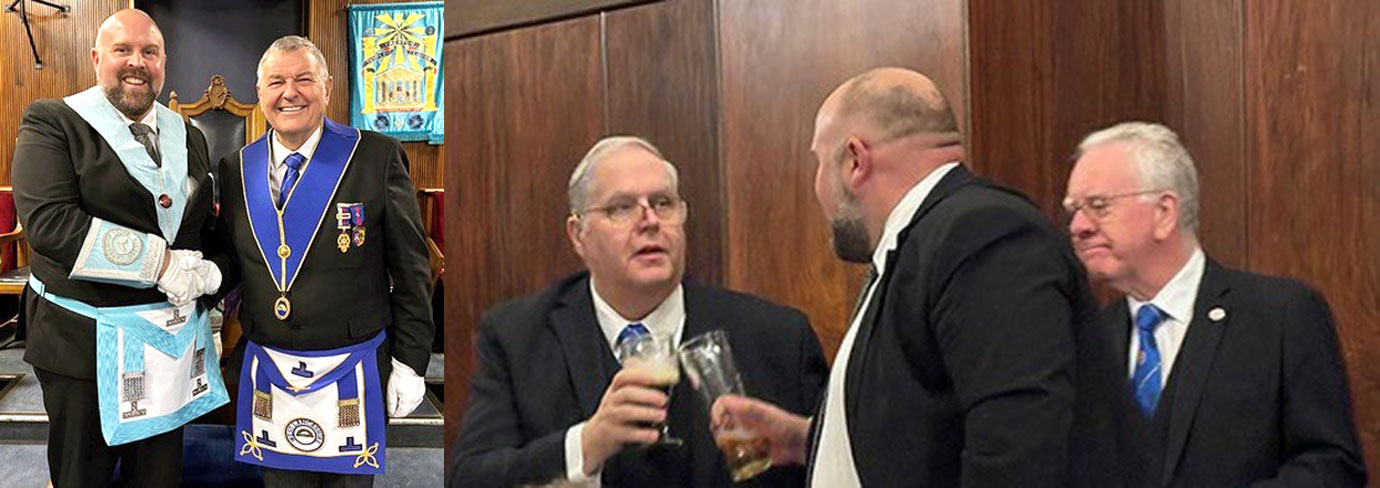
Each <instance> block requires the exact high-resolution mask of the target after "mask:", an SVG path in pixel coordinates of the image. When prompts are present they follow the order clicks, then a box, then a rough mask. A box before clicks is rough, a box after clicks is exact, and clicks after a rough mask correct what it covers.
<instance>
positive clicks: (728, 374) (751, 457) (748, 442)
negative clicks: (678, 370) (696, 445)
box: [680, 330, 771, 482]
mask: <svg viewBox="0 0 1380 488" xmlns="http://www.w3.org/2000/svg"><path fill="white" fill-rule="evenodd" d="M680 361H681V364H683V365H684V366H685V374H686V375H687V376H689V377H690V385H691V386H693V387H694V388H695V391H698V392H700V397H701V398H702V399H703V400H704V406H705V408H706V409H710V408H712V407H713V405H714V401H715V400H718V398H719V397H720V396H721V395H740V396H747V394H746V393H745V392H744V389H743V380H742V378H740V377H739V376H738V368H737V366H736V365H734V363H733V350H732V348H730V347H729V345H728V336H727V335H725V334H724V332H723V331H721V330H716V331H712V332H709V333H706V334H704V335H701V336H698V337H695V338H693V339H690V340H689V341H686V342H685V343H684V344H682V345H681V346H680ZM710 429H711V430H712V432H713V434H714V443H715V444H717V445H718V446H719V451H721V452H723V454H724V461H726V462H727V463H728V470H729V472H730V474H731V476H732V478H733V481H735V482H740V481H744V480H747V479H751V478H752V477H754V476H757V475H758V474H761V473H762V472H763V471H766V470H767V468H770V467H771V456H770V454H771V443H770V441H769V440H767V438H766V437H763V436H760V435H758V434H757V432H754V431H752V430H750V429H748V428H745V427H742V426H738V425H734V422H733V419H732V417H725V420H724V421H723V422H720V423H719V424H718V425H711V426H710Z"/></svg>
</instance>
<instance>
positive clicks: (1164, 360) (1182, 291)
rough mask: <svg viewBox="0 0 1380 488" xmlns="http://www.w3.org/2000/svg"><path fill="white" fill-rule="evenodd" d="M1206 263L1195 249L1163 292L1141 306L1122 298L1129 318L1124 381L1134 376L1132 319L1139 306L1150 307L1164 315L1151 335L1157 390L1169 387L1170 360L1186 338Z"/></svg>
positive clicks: (1136, 349)
mask: <svg viewBox="0 0 1380 488" xmlns="http://www.w3.org/2000/svg"><path fill="white" fill-rule="evenodd" d="M1206 261H1207V257H1206V256H1204V255H1203V250H1202V248H1196V249H1194V250H1193V254H1192V255H1190V256H1189V257H1188V262H1186V263H1184V267H1182V268H1179V272H1178V273H1176V274H1175V275H1174V277H1173V278H1171V279H1170V280H1169V282H1168V283H1165V285H1164V288H1161V289H1160V292H1159V293H1157V294H1155V297H1154V298H1151V299H1150V301H1148V302H1142V301H1139V300H1136V299H1134V298H1131V297H1129V296H1128V297H1126V306H1127V307H1130V312H1131V317H1132V319H1131V323H1130V324H1129V325H1128V326H1129V327H1130V328H1131V348H1130V349H1129V350H1128V351H1127V352H1128V354H1127V358H1126V371H1127V373H1126V375H1127V377H1128V378H1130V377H1134V376H1135V374H1136V354H1137V353H1138V352H1139V351H1140V333H1139V332H1137V331H1136V323H1135V322H1136V321H1135V318H1134V317H1135V316H1136V311H1138V310H1140V307H1141V306H1142V305H1145V304H1146V303H1153V304H1155V306H1156V307H1159V308H1160V310H1163V311H1164V314H1165V318H1164V321H1163V322H1160V325H1159V327H1156V328H1155V332H1154V335H1155V345H1156V346H1158V347H1159V350H1160V387H1161V388H1163V387H1164V386H1165V385H1167V384H1169V374H1170V373H1172V372H1173V369H1174V360H1175V358H1176V357H1177V356H1178V355H1179V348H1180V346H1183V343H1184V336H1185V335H1188V325H1189V322H1190V321H1192V320H1193V302H1194V301H1196V300H1197V299H1198V285H1199V284H1201V283H1202V282H1203V271H1204V269H1205V268H1206V265H1205V263H1206Z"/></svg>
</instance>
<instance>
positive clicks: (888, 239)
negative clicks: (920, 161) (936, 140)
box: [872, 161, 958, 273]
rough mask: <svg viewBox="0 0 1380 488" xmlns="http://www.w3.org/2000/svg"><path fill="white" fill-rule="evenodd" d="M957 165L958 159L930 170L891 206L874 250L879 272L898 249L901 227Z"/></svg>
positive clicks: (904, 225)
mask: <svg viewBox="0 0 1380 488" xmlns="http://www.w3.org/2000/svg"><path fill="white" fill-rule="evenodd" d="M956 167H958V162H957V161H955V162H952V163H945V164H944V165H943V166H940V167H938V168H935V169H934V171H930V174H928V175H926V176H925V177H924V178H923V179H921V180H920V182H919V183H916V184H915V186H912V187H910V191H908V192H906V196H904V197H901V201H900V202H897V203H896V206H895V207H892V208H891V213H890V214H888V215H887V217H886V225H884V226H883V227H882V239H881V240H880V241H878V242H877V250H876V251H873V252H872V265H873V266H876V267H877V272H878V273H881V272H882V270H883V269H886V255H887V253H889V252H891V251H892V250H894V249H896V244H897V243H896V240H897V239H898V238H899V237H900V235H901V229H905V228H906V225H909V224H910V220H911V219H912V218H914V217H915V212H916V211H918V210H920V204H922V203H925V198H926V197H928V196H929V195H930V192H931V191H933V190H934V187H935V185H938V184H939V180H942V179H944V175H946V174H949V171H951V170H953V169H954V168H956Z"/></svg>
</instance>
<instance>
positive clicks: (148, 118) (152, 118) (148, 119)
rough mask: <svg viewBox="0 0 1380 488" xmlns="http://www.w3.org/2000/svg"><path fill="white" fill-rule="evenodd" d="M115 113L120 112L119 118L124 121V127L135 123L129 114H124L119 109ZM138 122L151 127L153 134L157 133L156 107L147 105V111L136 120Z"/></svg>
mask: <svg viewBox="0 0 1380 488" xmlns="http://www.w3.org/2000/svg"><path fill="white" fill-rule="evenodd" d="M115 113H118V114H120V120H123V121H124V122H125V126H126V127H128V126H130V125H132V124H134V123H135V120H134V119H131V118H129V116H128V115H125V113H124V112H121V111H119V110H116V111H115ZM138 123H140V124H144V125H147V126H149V128H150V129H153V133H154V134H157V133H158V109H157V108H156V107H154V106H152V105H150V106H149V113H146V114H144V118H142V119H139V120H138Z"/></svg>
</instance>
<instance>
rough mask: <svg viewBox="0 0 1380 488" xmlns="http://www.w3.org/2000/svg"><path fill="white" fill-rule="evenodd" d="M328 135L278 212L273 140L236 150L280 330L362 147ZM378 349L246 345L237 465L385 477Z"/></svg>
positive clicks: (349, 130)
mask: <svg viewBox="0 0 1380 488" xmlns="http://www.w3.org/2000/svg"><path fill="white" fill-rule="evenodd" d="M324 125H325V126H324V128H323V129H322V133H321V140H320V142H319V143H317V146H316V150H315V152H314V154H313V155H312V157H311V159H310V160H309V161H308V162H307V166H306V167H305V168H303V169H302V174H301V177H300V178H299V179H298V180H297V184H296V186H295V187H293V188H291V189H290V191H289V192H288V195H287V197H286V199H285V200H286V203H285V204H284V205H283V208H282V209H279V208H278V207H277V206H276V205H275V204H274V201H273V198H272V195H271V193H270V191H269V181H268V174H269V168H270V161H272V159H273V158H272V156H271V155H270V153H269V151H270V148H271V145H270V143H269V139H268V138H269V137H272V133H269V134H266V135H265V136H264V137H261V138H260V139H259V140H257V141H255V142H254V143H253V144H250V145H248V146H246V147H245V148H244V149H241V150H240V165H241V166H240V174H241V178H243V180H242V183H243V185H242V187H243V188H244V202H245V211H246V213H247V215H248V216H249V224H250V229H252V231H253V233H254V239H255V240H256V241H257V243H258V244H259V251H260V253H262V254H261V255H262V256H263V258H264V263H265V265H266V266H265V271H266V272H267V273H269V276H270V277H271V279H272V280H273V283H274V285H275V286H276V287H277V291H278V299H277V301H276V302H275V303H274V309H273V312H274V316H275V317H277V318H278V320H283V321H287V320H290V319H291V318H292V299H293V296H292V285H293V283H294V282H295V281H296V278H297V274H298V273H299V272H300V271H301V269H302V263H303V262H305V260H306V255H307V253H308V252H309V251H311V250H312V249H314V248H313V246H312V240H313V239H314V238H315V236H316V235H317V230H318V229H319V228H320V226H321V225H322V224H323V222H325V221H326V219H327V217H328V216H329V215H330V212H331V211H332V210H335V208H334V207H333V206H332V202H333V201H334V199H335V193H336V190H337V189H338V188H339V184H340V181H341V179H342V178H343V177H344V175H345V172H346V170H347V169H348V168H349V165H350V160H351V159H352V158H353V156H354V151H355V149H356V148H357V146H358V144H359V130H357V129H355V128H353V127H348V126H343V125H340V124H337V123H335V122H332V121H330V120H329V119H327V120H325V121H324ZM352 205H356V206H358V204H352ZM361 211H362V209H361ZM361 220H362V219H361ZM361 224H362V222H361ZM342 232H343V231H342ZM344 235H345V234H343V233H342V236H344ZM361 237H362V234H361ZM349 242H350V241H349V238H348V237H347V238H345V239H344V240H343V241H342V246H341V247H340V252H347V251H348V250H349V249H350V248H349V246H348V244H349ZM361 244H362V242H361ZM321 248H322V249H326V250H327V251H323V252H334V249H331V248H330V247H328V246H321ZM245 272H251V271H250V270H246V271H245ZM335 326H338V327H344V324H335ZM384 339H385V334H384V333H383V332H380V333H379V334H378V335H377V336H375V337H374V338H372V339H371V340H369V341H367V342H364V343H361V344H356V345H353V346H349V347H344V348H339V349H332V350H326V351H292V350H285V349H278V348H274V347H270V346H268V345H263V344H258V343H255V342H253V341H249V342H248V343H247V344H248V347H247V348H246V349H245V356H244V363H243V366H242V370H241V371H240V387H239V391H238V392H237V394H238V397H237V398H238V407H237V412H236V431H237V434H236V440H235V442H236V455H235V460H237V461H241V462H245V463H249V464H257V465H260V466H267V467H271V468H276V469H290V470H300V471H317V472H330V473H342V474H362V475H374V474H381V473H383V472H384V467H385V465H384V458H385V457H384V452H385V450H386V442H385V437H384V426H385V424H386V422H387V415H386V413H385V412H384V410H383V392H382V391H381V388H382V386H383V382H382V381H381V380H380V378H379V372H378V364H377V359H376V358H377V355H378V352H377V350H378V346H379V344H381V343H382V342H383V341H384Z"/></svg>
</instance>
